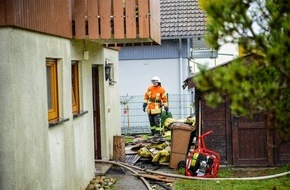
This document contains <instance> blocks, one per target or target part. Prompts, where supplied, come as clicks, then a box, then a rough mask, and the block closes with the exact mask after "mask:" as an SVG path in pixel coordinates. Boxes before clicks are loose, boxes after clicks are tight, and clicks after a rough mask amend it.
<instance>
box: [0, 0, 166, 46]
mask: <svg viewBox="0 0 290 190" xmlns="http://www.w3.org/2000/svg"><path fill="white" fill-rule="evenodd" d="M2 1H3V2H2V3H0V27H1V26H4V27H5V26H10V27H18V28H24V29H28V30H33V31H37V32H41V33H46V34H50V35H56V36H61V37H65V38H69V39H80V40H82V39H85V40H91V41H96V42H98V43H101V44H104V45H106V46H111V47H112V46H123V45H125V44H127V45H130V44H141V43H142V44H147V43H148V44H160V41H161V39H160V38H161V34H160V0H67V1H62V0H61V1H60V0H41V1H36V0H26V1H25V3H24V2H23V0H13V1H11V0H2Z"/></svg>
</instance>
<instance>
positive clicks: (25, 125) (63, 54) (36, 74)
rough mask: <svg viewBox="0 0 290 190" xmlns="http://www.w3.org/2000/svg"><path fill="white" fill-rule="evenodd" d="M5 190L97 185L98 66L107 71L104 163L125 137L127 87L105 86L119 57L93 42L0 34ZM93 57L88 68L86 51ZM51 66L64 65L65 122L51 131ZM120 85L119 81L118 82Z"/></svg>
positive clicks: (0, 178)
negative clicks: (74, 78) (53, 61)
mask: <svg viewBox="0 0 290 190" xmlns="http://www.w3.org/2000/svg"><path fill="white" fill-rule="evenodd" d="M0 41H1V43H0V57H1V62H0V89H1V90H0V98H1V101H0V108H1V109H0V121H1V122H0V141H1V143H0V174H1V175H0V189H32V190H33V189H44V190H45V189H47V190H51V189H54V190H56V189H59V190H65V189H69V190H71V189H85V187H86V186H87V184H88V183H89V181H90V180H91V179H92V178H93V177H94V168H95V163H94V133H93V115H92V114H93V111H92V77H91V76H92V69H91V68H92V65H93V64H95V65H98V66H99V67H100V76H101V77H100V78H101V80H100V99H101V125H102V126H101V131H102V145H103V147H102V154H103V157H108V158H110V157H112V151H113V150H112V141H113V140H112V139H113V135H116V134H117V135H118V134H120V127H119V126H120V119H119V117H120V116H119V110H120V105H119V96H117V97H116V94H118V93H119V86H118V84H115V85H113V86H109V84H108V83H107V82H106V81H105V80H104V73H103V71H104V69H103V68H104V67H103V64H104V62H105V61H104V59H105V58H109V59H111V60H113V62H114V65H115V64H116V66H114V68H115V69H116V72H115V73H116V74H117V73H118V70H117V69H118V66H117V59H118V52H117V51H115V50H110V49H105V48H103V47H102V46H101V45H98V44H94V43H86V42H85V41H70V40H68V39H63V38H59V37H54V36H48V35H44V34H38V33H34V32H30V31H25V30H20V29H15V28H0ZM84 49H87V50H88V51H89V52H90V57H89V60H87V61H86V60H83V50H84ZM46 58H57V59H59V62H58V89H59V105H60V115H61V117H63V118H68V119H69V120H68V121H67V122H64V123H62V124H59V125H56V126H53V127H49V125H48V115H47V110H48V108H47V92H46V91H47V89H46V65H45V60H46ZM72 60H78V61H80V72H81V74H80V75H81V76H80V96H81V98H80V101H81V103H80V105H81V109H82V110H86V111H88V113H87V114H85V115H83V116H80V117H78V118H73V115H72V106H71V102H72V100H71V97H72V95H71V61H72ZM116 78H118V75H117V76H116Z"/></svg>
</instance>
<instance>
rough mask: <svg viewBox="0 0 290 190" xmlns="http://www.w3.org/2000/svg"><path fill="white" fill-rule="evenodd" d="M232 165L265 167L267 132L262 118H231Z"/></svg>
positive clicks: (257, 116)
mask: <svg viewBox="0 0 290 190" xmlns="http://www.w3.org/2000/svg"><path fill="white" fill-rule="evenodd" d="M232 130H233V165H235V166H251V165H252V166H266V165H267V131H266V129H265V123H264V116H263V115H256V116H254V118H252V119H249V118H245V117H233V126H232Z"/></svg>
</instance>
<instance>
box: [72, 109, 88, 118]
mask: <svg viewBox="0 0 290 190" xmlns="http://www.w3.org/2000/svg"><path fill="white" fill-rule="evenodd" d="M87 113H89V111H84V110H80V111H79V112H77V113H73V118H77V117H80V116H82V115H85V114H87Z"/></svg>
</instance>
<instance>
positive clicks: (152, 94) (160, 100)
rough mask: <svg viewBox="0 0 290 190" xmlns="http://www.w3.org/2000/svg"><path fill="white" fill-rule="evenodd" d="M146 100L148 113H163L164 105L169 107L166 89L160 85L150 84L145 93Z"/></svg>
mask: <svg viewBox="0 0 290 190" xmlns="http://www.w3.org/2000/svg"><path fill="white" fill-rule="evenodd" d="M144 102H145V103H147V106H148V107H147V112H148V114H150V113H151V114H158V112H159V113H161V108H162V105H163V106H164V107H168V105H167V96H166V92H165V89H164V88H163V87H162V86H160V85H158V86H153V85H151V86H149V87H148V88H147V91H146V92H145V95H144Z"/></svg>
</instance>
